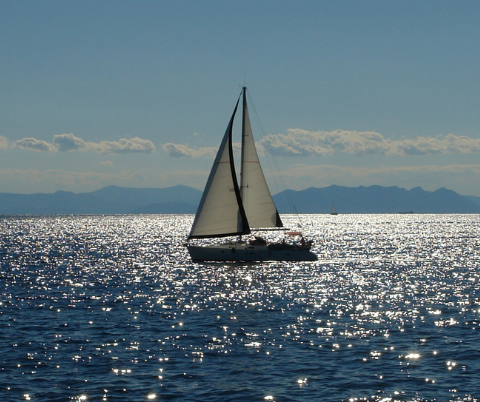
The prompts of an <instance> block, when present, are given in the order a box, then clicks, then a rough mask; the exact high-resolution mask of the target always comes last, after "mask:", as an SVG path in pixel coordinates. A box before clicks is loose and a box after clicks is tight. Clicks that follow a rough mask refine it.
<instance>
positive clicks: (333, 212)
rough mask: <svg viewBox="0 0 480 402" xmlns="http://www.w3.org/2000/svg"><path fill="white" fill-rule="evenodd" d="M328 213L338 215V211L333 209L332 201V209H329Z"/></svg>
mask: <svg viewBox="0 0 480 402" xmlns="http://www.w3.org/2000/svg"><path fill="white" fill-rule="evenodd" d="M330 215H338V212H337V210H336V209H335V204H333V203H332V210H331V211H330Z"/></svg>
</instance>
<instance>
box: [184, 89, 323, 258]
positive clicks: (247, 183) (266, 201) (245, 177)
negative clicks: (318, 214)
mask: <svg viewBox="0 0 480 402" xmlns="http://www.w3.org/2000/svg"><path fill="white" fill-rule="evenodd" d="M242 94H243V97H242ZM240 97H242V98H243V116H242V151H241V173H240V185H239V184H238V181H237V173H236V171H235V165H234V160H233V146H232V128H233V121H234V118H235V114H236V112H237V108H238V104H239V102H240ZM240 97H239V99H238V100H237V104H236V106H235V109H234V111H233V114H232V117H231V118H230V122H229V123H228V126H227V130H226V132H225V135H224V136H223V140H222V142H221V144H220V148H219V149H218V153H217V156H216V158H215V161H214V163H213V166H212V170H211V171H210V176H209V177H208V180H207V184H206V186H205V190H204V192H203V196H202V199H201V201H200V204H199V206H198V210H197V213H196V215H195V220H194V222H193V225H192V229H191V231H190V235H189V236H188V240H187V248H188V251H189V253H190V256H191V258H192V260H193V261H233V262H234V261H271V260H273V261H314V260H316V259H317V255H316V254H314V253H312V252H311V251H310V249H311V246H312V242H311V241H305V240H304V238H303V236H302V234H301V233H300V232H287V234H288V235H289V236H292V238H293V239H294V240H293V241H288V242H287V241H282V242H278V243H268V242H267V241H266V240H265V239H264V238H262V237H260V236H253V237H252V238H250V239H248V240H243V239H242V235H248V234H250V233H252V231H255V232H257V231H261V230H282V229H283V230H285V229H284V227H283V223H282V220H281V218H280V215H279V213H278V211H277V208H276V206H275V203H274V202H273V198H272V195H271V194H270V190H269V189H268V185H267V182H266V180H265V176H264V174H263V170H262V167H261V166H260V161H259V159H258V154H257V150H256V148H255V141H254V139H253V135H252V128H251V125H250V117H249V114H248V107H247V100H246V88H245V87H244V88H243V89H242V93H241V94H240ZM252 228H255V229H252ZM232 237H233V239H232ZM235 237H236V239H235ZM206 238H225V240H224V241H223V242H222V243H221V244H192V243H191V240H192V239H206Z"/></svg>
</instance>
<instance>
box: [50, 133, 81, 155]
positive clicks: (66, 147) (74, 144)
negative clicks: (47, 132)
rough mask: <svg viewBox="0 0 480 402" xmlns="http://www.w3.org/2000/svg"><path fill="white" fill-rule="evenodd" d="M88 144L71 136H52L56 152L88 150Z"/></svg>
mask: <svg viewBox="0 0 480 402" xmlns="http://www.w3.org/2000/svg"><path fill="white" fill-rule="evenodd" d="M87 144H88V143H86V142H85V141H83V140H82V139H81V138H78V137H75V136H74V135H73V134H57V135H54V136H53V145H55V146H56V147H57V150H58V151H78V150H86V149H88V145H87Z"/></svg>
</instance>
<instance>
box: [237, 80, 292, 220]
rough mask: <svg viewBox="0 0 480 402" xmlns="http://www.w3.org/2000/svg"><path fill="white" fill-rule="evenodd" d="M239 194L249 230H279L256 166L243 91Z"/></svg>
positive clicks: (275, 213) (261, 175) (273, 208)
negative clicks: (273, 228) (274, 228)
mask: <svg viewBox="0 0 480 402" xmlns="http://www.w3.org/2000/svg"><path fill="white" fill-rule="evenodd" d="M240 194H241V197H242V202H243V208H244V209H245V214H246V215H247V219H248V223H249V225H250V227H251V228H271V227H283V224H282V221H281V219H280V215H279V214H278V212H277V208H276V207H275V203H274V202H273V199H272V196H271V194H270V190H269V189H268V185H267V182H266V180H265V176H264V174H263V171H262V167H261V166H260V161H259V159H258V154H257V149H256V148H255V141H254V139H253V134H252V126H251V124H250V117H249V115H248V107H247V100H246V88H243V119H242V166H241V178H240Z"/></svg>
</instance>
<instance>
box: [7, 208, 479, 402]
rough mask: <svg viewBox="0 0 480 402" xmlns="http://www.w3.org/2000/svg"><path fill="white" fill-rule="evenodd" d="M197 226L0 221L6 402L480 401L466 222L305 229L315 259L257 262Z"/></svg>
mask: <svg viewBox="0 0 480 402" xmlns="http://www.w3.org/2000/svg"><path fill="white" fill-rule="evenodd" d="M293 218H296V217H292V216H286V217H285V218H284V221H286V222H287V224H292V222H293ZM192 219H193V217H192V216H182V215H158V216H155V215H151V216H149V215H147V216H63V217H4V218H3V219H1V220H0V236H1V239H2V242H1V244H0V259H1V278H0V281H1V282H0V288H1V296H2V298H1V301H0V334H1V339H3V340H6V341H3V342H2V343H1V344H0V363H1V366H0V372H1V374H2V383H1V385H0V387H1V388H0V390H1V393H3V394H5V395H6V397H7V400H8V398H10V400H33V401H64V400H78V401H80V400H103V401H131V400H166V399H167V400H168V399H169V400H191V401H204V400H210V401H215V400H217V401H228V400H232V401H235V400H238V401H240V400H273V401H290V400H291V401H293V400H295V401H298V400H301V401H340V400H345V401H356V400H358V401H360V400H364V401H381V400H391V401H394V400H398V401H400V400H401V401H405V400H412V401H433V400H451V401H467V400H476V399H475V398H479V396H478V394H476V393H477V392H478V391H477V390H478V389H480V380H479V378H478V372H479V369H480V363H479V361H480V360H479V358H480V352H479V346H480V340H479V336H478V331H479V329H478V327H479V315H480V300H479V294H478V292H479V290H478V289H479V287H478V285H479V272H478V267H479V250H480V245H479V237H478V234H479V224H480V217H479V216H477V215H435V216H434V215H339V216H335V217H332V216H330V215H303V216H301V222H302V226H303V232H304V234H305V235H306V236H307V237H310V238H312V239H314V241H315V245H314V251H315V252H316V253H317V254H318V255H319V260H318V261H315V262H303V263H281V262H266V263H261V264H252V263H250V264H223V263H217V264H194V263H192V262H191V261H190V260H189V258H188V255H187V253H186V250H185V248H184V246H183V245H184V242H185V237H186V235H187V233H188V230H189V228H190V225H191V222H192ZM292 226H293V224H292Z"/></svg>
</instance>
